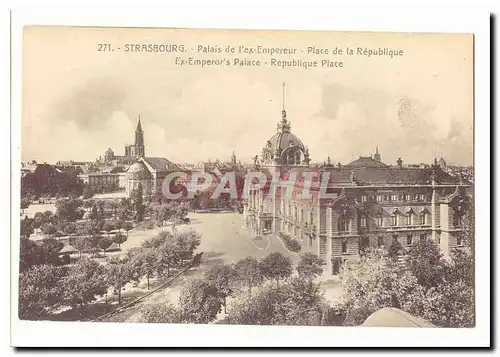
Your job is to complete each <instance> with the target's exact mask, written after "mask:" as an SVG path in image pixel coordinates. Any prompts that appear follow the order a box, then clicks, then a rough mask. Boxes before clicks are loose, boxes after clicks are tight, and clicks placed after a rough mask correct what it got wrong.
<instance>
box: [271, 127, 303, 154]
mask: <svg viewBox="0 0 500 357" xmlns="http://www.w3.org/2000/svg"><path fill="white" fill-rule="evenodd" d="M269 141H270V142H271V147H272V148H273V150H274V151H276V148H279V152H283V151H285V150H286V149H288V148H291V147H298V148H299V149H301V150H302V151H304V150H305V147H304V144H303V143H302V141H301V140H300V139H299V138H298V137H297V136H296V135H294V134H292V133H287V132H280V133H276V134H274V135H273V136H272V137H271V139H269Z"/></svg>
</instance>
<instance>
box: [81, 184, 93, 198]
mask: <svg viewBox="0 0 500 357" xmlns="http://www.w3.org/2000/svg"><path fill="white" fill-rule="evenodd" d="M93 196H94V192H93V191H92V189H91V188H90V187H89V186H84V187H83V198H84V199H89V198H92V197H93Z"/></svg>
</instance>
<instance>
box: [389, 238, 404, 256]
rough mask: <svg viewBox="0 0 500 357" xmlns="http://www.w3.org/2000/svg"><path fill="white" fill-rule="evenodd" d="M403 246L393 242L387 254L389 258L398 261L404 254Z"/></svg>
mask: <svg viewBox="0 0 500 357" xmlns="http://www.w3.org/2000/svg"><path fill="white" fill-rule="evenodd" d="M403 251H404V250H403V246H402V245H401V243H400V242H399V241H397V240H396V241H394V242H392V244H391V246H390V247H389V251H388V252H387V255H388V256H389V258H391V259H393V260H397V259H398V257H399V256H400V255H401V254H402V253H403Z"/></svg>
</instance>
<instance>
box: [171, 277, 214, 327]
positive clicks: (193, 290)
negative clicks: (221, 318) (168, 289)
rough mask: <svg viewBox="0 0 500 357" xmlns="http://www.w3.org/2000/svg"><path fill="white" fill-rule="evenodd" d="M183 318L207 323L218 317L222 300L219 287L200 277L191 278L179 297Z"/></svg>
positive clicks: (188, 320)
mask: <svg viewBox="0 0 500 357" xmlns="http://www.w3.org/2000/svg"><path fill="white" fill-rule="evenodd" d="M179 304H180V309H181V313H182V318H183V320H185V321H187V322H190V323H199V324H207V323H209V322H212V321H213V320H215V318H216V317H217V314H218V313H219V311H220V310H221V305H222V304H221V300H220V298H219V297H218V296H217V289H216V288H215V287H214V286H212V285H210V284H209V283H208V282H206V281H204V280H200V279H194V280H190V281H189V282H188V283H187V285H186V286H185V287H184V289H183V290H182V291H181V295H180V297H179Z"/></svg>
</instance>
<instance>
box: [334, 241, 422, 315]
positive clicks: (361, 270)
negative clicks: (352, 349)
mask: <svg viewBox="0 0 500 357" xmlns="http://www.w3.org/2000/svg"><path fill="white" fill-rule="evenodd" d="M349 268H350V269H347V270H346V272H345V275H344V279H343V284H342V287H343V291H344V294H343V297H342V300H343V309H344V311H345V318H346V324H348V325H359V324H361V323H363V322H364V321H365V320H366V318H367V317H368V316H369V315H371V314H372V313H373V312H375V311H377V310H379V309H381V308H383V307H391V306H392V307H396V308H402V306H404V304H405V302H406V301H407V300H408V298H409V295H411V294H414V293H415V291H417V289H422V287H421V286H420V285H419V284H418V282H417V278H416V277H415V276H413V275H412V273H411V272H409V271H406V269H404V267H401V266H400V265H398V264H397V263H396V262H394V261H393V260H392V259H390V258H389V259H387V258H385V257H384V256H383V255H382V253H381V252H377V251H373V250H368V251H367V252H366V255H365V256H364V257H361V259H360V260H359V261H357V262H351V263H350V265H349Z"/></svg>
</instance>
